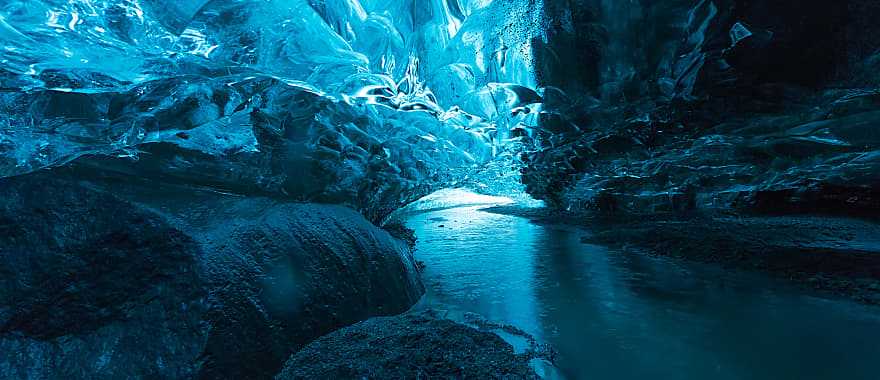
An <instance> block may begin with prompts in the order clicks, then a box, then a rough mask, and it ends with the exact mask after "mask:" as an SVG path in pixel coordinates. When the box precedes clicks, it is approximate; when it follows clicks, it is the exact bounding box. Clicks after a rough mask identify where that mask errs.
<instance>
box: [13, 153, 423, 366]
mask: <svg viewBox="0 0 880 380" xmlns="http://www.w3.org/2000/svg"><path fill="white" fill-rule="evenodd" d="M67 170H68V169H59V170H55V171H48V172H38V173H34V174H30V175H26V176H19V177H12V178H6V179H3V180H2V183H0V192H2V194H3V196H2V199H3V201H2V203H0V230H2V231H3V233H2V234H0V256H2V260H0V274H2V282H0V347H2V351H3V352H6V353H11V354H10V355H3V356H2V358H0V377H3V378H62V377H63V378H95V376H100V377H103V378H119V377H123V378H126V377H140V378H151V377H154V378H269V377H271V376H273V375H275V374H276V373H277V372H278V370H279V369H280V368H281V365H282V364H283V361H284V360H285V359H286V358H287V357H288V356H289V355H290V354H291V353H292V352H294V351H295V350H296V349H298V348H299V347H301V346H302V345H304V344H305V343H307V342H309V341H311V340H312V339H314V338H316V337H318V336H320V335H322V334H325V333H327V332H330V331H332V330H334V329H336V328H339V327H341V326H345V325H349V324H351V323H354V322H357V321H359V320H363V319H366V318H369V317H372V316H378V315H392V314H396V313H399V312H402V311H404V310H406V309H408V308H409V307H410V306H411V305H412V304H413V303H414V302H415V301H416V300H417V299H418V298H419V297H420V296H421V293H422V291H423V288H422V286H421V283H420V281H419V280H418V278H417V277H415V273H416V272H415V269H414V266H413V265H414V264H413V262H412V258H411V253H410V250H409V248H408V247H407V246H406V244H405V243H403V242H401V241H399V240H397V239H394V238H392V237H391V236H390V235H389V234H388V233H386V232H385V231H383V230H381V229H379V228H377V227H375V226H373V225H372V224H371V223H370V222H368V221H367V220H366V219H364V218H363V217H362V216H361V215H360V214H358V213H357V212H355V211H353V210H351V209H348V208H345V207H341V206H330V205H316V204H298V203H287V202H278V201H275V200H272V199H268V198H260V197H237V196H228V195H224V194H218V193H215V192H201V191H198V190H193V189H190V188H185V187H177V186H170V187H169V186H167V185H163V184H161V183H151V184H150V185H149V186H144V185H143V184H141V183H138V181H137V180H134V179H126V180H125V181H122V182H119V181H116V180H119V179H120V178H119V177H116V178H115V180H112V179H109V178H104V179H91V180H85V179H82V178H85V177H86V176H85V175H83V173H76V174H77V176H75V178H79V179H72V178H71V177H70V174H72V173H71V172H69V171H67ZM111 190H112V191H111Z"/></svg>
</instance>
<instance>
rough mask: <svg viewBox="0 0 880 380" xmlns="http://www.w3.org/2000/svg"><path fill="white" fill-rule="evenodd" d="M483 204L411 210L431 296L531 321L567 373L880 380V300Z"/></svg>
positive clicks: (432, 300) (528, 326)
mask: <svg viewBox="0 0 880 380" xmlns="http://www.w3.org/2000/svg"><path fill="white" fill-rule="evenodd" d="M481 207H484V206H467V207H457V208H448V209H436V208H435V209H432V210H427V211H420V212H415V213H410V214H408V215H407V216H405V217H404V218H405V220H406V223H407V225H408V226H409V227H410V228H412V229H414V230H415V232H416V236H417V237H418V239H419V240H418V244H417V251H416V259H417V260H421V261H423V262H424V263H425V264H426V269H425V272H424V281H425V285H426V287H427V288H428V291H427V294H426V296H425V299H424V300H423V303H424V304H426V305H428V306H432V307H435V308H439V309H446V310H451V311H453V312H475V313H478V314H481V315H483V316H484V317H486V318H488V319H491V320H495V321H499V322H504V323H509V324H513V325H516V326H517V327H520V328H522V329H523V330H525V331H527V332H529V333H531V334H533V335H535V336H537V337H539V338H540V339H542V340H544V341H546V342H548V343H550V344H552V345H553V346H554V347H555V348H556V349H557V350H558V351H559V353H560V356H561V359H560V367H561V369H562V371H563V372H564V373H565V374H566V375H567V376H568V377H570V378H575V379H612V378H613V379H646V378H661V379H701V380H702V379H878V378H880V308H878V307H871V306H864V305H861V304H857V303H854V302H851V301H849V300H838V299H824V298H819V297H817V296H816V295H810V294H808V292H806V291H804V290H801V289H799V288H795V287H793V286H792V285H790V284H788V283H785V282H783V281H779V280H774V279H770V278H767V277H766V276H762V275H760V274H755V273H743V272H733V271H730V270H722V269H720V268H718V267H716V266H713V265H705V264H698V263H691V262H685V261H680V260H674V259H668V258H658V257H652V256H648V255H639V254H633V253H623V252H619V251H613V250H609V249H606V248H605V247H601V246H596V245H590V244H584V243H582V242H581V238H582V237H583V236H585V235H587V234H588V233H589V232H588V231H585V230H581V229H580V228H578V227H572V226H561V225H539V224H534V223H532V222H530V221H529V220H527V219H525V218H522V217H517V216H509V215H499V214H494V213H490V212H486V211H481V210H480V209H481Z"/></svg>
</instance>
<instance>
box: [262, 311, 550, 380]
mask: <svg viewBox="0 0 880 380" xmlns="http://www.w3.org/2000/svg"><path fill="white" fill-rule="evenodd" d="M469 324H470V323H469ZM488 330H491V329H490V326H488V325H485V324H479V323H478V324H474V325H470V326H469V325H465V324H461V323H458V322H454V321H452V320H449V319H445V318H442V317H440V315H439V314H437V313H436V312H433V311H426V312H422V313H415V314H405V315H400V316H396V317H383V318H373V319H370V320H367V321H364V322H361V323H358V324H356V325H354V326H350V327H347V328H344V329H341V330H339V331H336V332H333V333H332V334H328V335H326V336H324V337H321V338H319V339H317V340H315V341H314V342H312V343H310V344H309V345H307V346H306V347H305V348H303V349H302V350H301V351H300V352H298V353H296V354H295V355H293V356H291V358H290V360H288V361H287V363H286V364H285V366H284V370H283V371H282V372H281V373H280V374H279V375H278V376H276V377H275V379H276V380H292V379H423V378H424V379H539V378H542V377H545V376H548V375H551V374H553V375H556V370H555V367H553V366H552V364H551V363H550V361H548V360H546V359H545V358H542V356H547V355H552V354H551V353H550V351H545V352H543V353H541V352H537V351H533V350H525V351H524V352H517V351H516V350H515V349H514V347H513V346H511V345H510V344H509V343H507V342H506V341H505V340H504V339H502V338H501V337H500V336H499V335H497V334H496V333H493V332H492V331H488ZM527 339H530V337H527ZM551 351H552V350H551Z"/></svg>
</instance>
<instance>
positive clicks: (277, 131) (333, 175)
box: [0, 0, 880, 220]
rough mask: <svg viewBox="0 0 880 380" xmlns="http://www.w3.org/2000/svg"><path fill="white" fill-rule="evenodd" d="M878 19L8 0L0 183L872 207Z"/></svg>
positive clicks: (781, 8) (716, 3) (708, 2)
mask: <svg viewBox="0 0 880 380" xmlns="http://www.w3.org/2000/svg"><path fill="white" fill-rule="evenodd" d="M878 14H880V11H878V6H877V5H876V4H874V3H873V2H871V1H864V0H849V1H842V2H835V3H833V4H830V3H827V2H819V1H806V2H803V1H797V2H796V1H787V0H786V1H772V2H771V1H744V0H672V1H664V2H656V1H648V0H640V1H613V0H545V1H537V0H510V1H500V0H495V1H492V0H408V1H390V0H308V1H307V0H272V1H258V0H235V1H219V0H215V1H189V2H178V1H172V0H140V1H136V0H128V1H94V0H80V1H67V0H64V1H61V0H40V1H11V2H6V3H4V5H2V6H0V41H2V44H3V46H4V48H3V50H2V51H0V63H2V65H0V81H2V88H3V90H4V91H3V93H2V95H0V175H2V176H13V175H20V174H25V173H29V172H32V171H35V170H39V169H41V168H46V167H55V166H60V165H67V164H69V163H71V162H73V161H75V163H74V164H73V165H74V166H76V167H77V168H78V170H81V171H83V172H100V173H102V174H101V175H108V174H107V173H111V172H112V173H117V174H119V173H122V174H121V175H127V176H135V177H144V178H152V179H155V180H160V181H163V182H172V183H179V184H184V185H188V186H196V187H208V188H213V189H219V190H222V191H229V192H234V193H243V194H254V193H259V194H264V195H270V196H276V197H282V198H286V199H294V200H302V201H315V202H327V203H341V204H346V205H349V206H351V207H354V208H356V209H358V210H360V211H361V212H363V213H364V214H365V215H367V216H368V217H369V218H370V219H372V220H380V219H381V218H382V217H383V216H384V215H387V214H388V213H389V212H390V211H391V210H393V209H396V208H398V207H400V206H401V205H403V204H406V203H408V202H410V201H412V200H414V199H416V198H418V197H420V196H422V195H425V194H427V193H429V192H430V191H432V190H435V189H437V188H440V187H449V186H453V187H454V186H466V187H471V188H474V189H477V190H480V191H483V192H487V193H503V192H512V191H519V190H520V189H521V187H522V186H524V188H525V190H527V191H528V192H529V193H530V194H531V195H533V196H535V197H537V198H540V199H544V200H547V201H549V203H550V204H552V205H556V206H558V207H562V208H568V209H585V208H591V209H604V210H631V211H632V210H648V211H651V210H669V209H696V208H719V207H720V208H730V207H746V208H751V209H755V208H758V209H760V208H762V207H765V206H766V205H771V204H775V205H787V206H784V207H788V208H792V209H798V207H800V206H798V205H803V204H808V203H811V202H812V204H814V205H818V204H825V206H822V207H830V208H834V207H837V206H836V205H838V204H843V205H855V206H853V207H856V206H858V207H861V208H864V207H865V206H867V207H868V208H871V207H874V208H876V207H877V201H876V199H877V197H876V183H877V178H876V174H875V173H877V172H878V170H877V161H876V156H877V155H876V152H877V144H878V142H877V139H876V133H874V132H873V131H874V130H875V129H876V128H874V127H873V126H874V125H876V122H877V121H878V119H877V118H878V116H877V115H876V112H873V111H876V109H877V105H878V103H877V98H878V97H877V84H878V83H880V81H878V78H877V75H876V73H877V70H876V68H877V65H878V62H880V59H878V58H877V57H878V55H877V51H878V50H877V49H878V41H877V39H876V38H874V37H872V36H874V35H876V34H877V33H876V32H877V30H876V29H877V27H876V23H874V22H872V20H873V19H874V18H875V17H876V16H877V15H878ZM520 170H521V172H522V178H521V182H522V185H521V184H520V178H519V177H520ZM854 199H855V200H854ZM777 200H778V201H779V202H777ZM816 200H825V201H827V202H825V201H823V202H825V203H823V202H816ZM841 202H842V203H841ZM858 207H857V208H858Z"/></svg>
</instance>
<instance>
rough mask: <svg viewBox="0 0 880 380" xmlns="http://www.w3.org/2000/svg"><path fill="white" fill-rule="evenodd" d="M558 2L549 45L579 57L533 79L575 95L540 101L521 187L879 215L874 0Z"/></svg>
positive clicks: (688, 203) (574, 205) (623, 198)
mask: <svg viewBox="0 0 880 380" xmlns="http://www.w3.org/2000/svg"><path fill="white" fill-rule="evenodd" d="M559 4H561V6H560V7H558V8H556V9H555V10H553V11H551V12H548V18H550V19H554V16H553V15H558V16H557V17H556V19H559V20H563V21H560V22H559V25H561V26H558V27H554V26H553V25H554V24H551V28H550V29H549V31H548V35H549V36H550V37H549V41H550V45H551V47H552V46H560V47H562V48H561V49H559V50H565V51H568V52H570V53H568V54H569V55H568V56H566V57H562V60H563V61H564V60H568V61H570V62H590V63H589V64H580V65H565V64H561V65H556V66H552V65H551V66H545V67H542V70H541V71H542V72H543V75H544V78H545V81H544V82H543V83H539V84H540V85H542V86H548V85H555V86H560V87H562V88H565V89H568V90H569V91H567V92H568V94H569V95H572V94H578V95H575V96H569V97H568V98H565V99H564V101H560V102H555V103H554V104H552V105H551V104H550V101H551V99H550V98H547V99H545V104H544V106H545V108H544V111H545V113H546V114H547V115H546V116H545V117H544V118H542V120H541V125H542V128H541V133H538V134H537V136H538V137H539V138H538V148H537V149H536V150H535V151H534V152H533V154H531V155H529V156H528V157H527V158H528V161H529V162H528V163H527V165H526V167H525V168H524V169H523V181H524V182H525V183H526V185H527V189H528V191H529V192H530V193H531V194H533V195H534V196H536V197H538V198H542V199H545V200H547V201H549V202H550V203H551V204H554V205H556V206H558V207H562V208H567V209H572V210H584V209H592V210H601V211H609V212H666V211H688V210H701V209H702V210H711V209H726V210H730V209H742V210H748V211H759V212H832V213H857V214H869V215H871V214H873V215H876V213H877V212H878V210H880V197H878V183H880V177H878V175H880V161H878V157H880V156H878V151H880V150H878V148H880V146H878V142H880V141H878V140H877V136H878V135H877V132H876V131H877V130H878V129H877V124H878V122H880V119H878V113H877V111H878V110H880V102H878V99H880V98H878V84H880V80H878V79H880V78H878V77H877V75H876V73H877V69H878V66H877V65H878V57H880V55H878V53H880V50H878V48H880V40H878V39H877V38H876V35H877V26H876V23H873V22H872V21H871V20H872V19H874V18H876V17H877V15H880V6H878V5H877V4H876V3H875V2H871V1H860V0H852V1H842V2H834V3H829V2H822V1H740V0H712V1H710V0H701V1H668V2H666V1H664V2H655V1H628V2H614V1H591V0H584V1H569V2H559ZM568 20H571V21H568ZM568 22H570V23H568ZM567 23H568V24H567ZM554 28H555V29H554ZM557 30H559V31H561V32H558V33H555V34H554V31H557ZM573 47H581V48H580V49H573ZM586 52H588V53H589V56H590V57H593V59H591V60H586V59H583V58H582V57H576V56H574V55H579V54H586ZM571 78H577V81H575V83H572V81H571V80H570V79H571ZM572 89H574V91H572Z"/></svg>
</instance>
